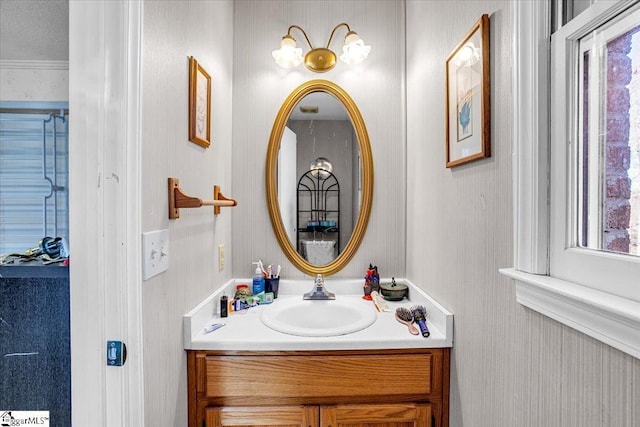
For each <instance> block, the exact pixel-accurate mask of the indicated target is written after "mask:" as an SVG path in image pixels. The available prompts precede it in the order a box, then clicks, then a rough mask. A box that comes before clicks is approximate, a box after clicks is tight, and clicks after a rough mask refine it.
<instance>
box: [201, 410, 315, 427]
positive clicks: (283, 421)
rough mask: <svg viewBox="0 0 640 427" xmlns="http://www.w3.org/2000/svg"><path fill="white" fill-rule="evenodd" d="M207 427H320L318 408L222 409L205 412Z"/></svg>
mask: <svg viewBox="0 0 640 427" xmlns="http://www.w3.org/2000/svg"><path fill="white" fill-rule="evenodd" d="M205 420H206V423H205V426H206V427H231V426H243V427H258V426H273V427H318V407H317V406H270V407H245V408H241V407H221V408H207V409H206V410H205Z"/></svg>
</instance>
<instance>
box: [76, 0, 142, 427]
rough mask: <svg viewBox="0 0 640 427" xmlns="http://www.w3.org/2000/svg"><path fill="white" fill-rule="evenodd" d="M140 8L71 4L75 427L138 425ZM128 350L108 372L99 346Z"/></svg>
mask: <svg viewBox="0 0 640 427" xmlns="http://www.w3.org/2000/svg"><path fill="white" fill-rule="evenodd" d="M142 12H143V4H142V2H141V1H127V2H113V1H108V0H100V1H93V2H70V3H69V109H70V120H69V182H70V185H69V219H70V227H69V228H70V230H69V235H70V236H69V240H70V254H71V255H70V269H69V270H70V294H71V402H72V405H71V406H72V420H73V425H78V426H82V425H93V426H103V427H107V426H108V427H112V426H129V425H130V426H137V425H144V376H143V357H142V356H143V353H142V342H143V341H142V277H141V273H140V270H141V268H140V253H141V252H140V246H141V237H140V236H141V214H140V212H141V207H140V195H141V188H140V187H141V174H140V172H141V168H140V159H141V156H140V151H141V137H140V119H141V89H142V88H141V53H142V15H143V13H142ZM107 340H120V341H123V342H125V344H126V346H127V350H128V356H127V360H126V363H125V364H124V366H122V367H113V366H107V359H106V346H107V345H106V344H107V343H106V342H107Z"/></svg>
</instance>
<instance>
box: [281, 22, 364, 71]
mask: <svg viewBox="0 0 640 427" xmlns="http://www.w3.org/2000/svg"><path fill="white" fill-rule="evenodd" d="M342 26H345V27H347V31H348V32H347V35H346V36H345V38H344V46H343V47H342V55H340V59H341V60H342V61H343V62H346V63H347V64H359V63H361V62H362V61H364V60H365V59H367V56H368V55H369V52H370V51H371V46H366V45H365V44H364V42H363V41H362V39H361V38H360V36H358V34H356V32H355V31H351V28H349V25H347V24H346V23H344V22H342V23H340V24H338V25H336V26H335V27H334V28H333V31H331V35H330V36H329V41H328V42H327V46H326V47H316V48H314V47H313V45H312V44H311V42H310V41H309V37H307V33H305V31H304V30H303V29H302V28H301V27H299V26H297V25H292V26H290V27H289V29H288V30H287V34H286V35H284V36H283V37H282V41H281V42H280V49H278V50H274V51H273V52H272V55H273V58H274V59H275V60H276V64H278V65H280V66H281V67H284V68H293V67H297V66H298V65H300V64H301V63H302V62H303V61H304V65H305V67H307V68H308V69H309V70H311V71H313V72H316V73H324V72H327V71H329V70H331V69H333V67H335V66H336V62H337V57H336V54H335V53H334V52H333V51H332V50H331V49H329V45H330V44H331V40H332V39H333V34H334V33H335V32H336V30H337V29H338V28H340V27H342ZM294 28H296V29H298V30H300V31H301V32H302V34H303V35H304V38H305V39H306V40H307V44H308V45H309V48H310V49H311V50H310V51H309V52H307V53H306V54H305V55H304V57H303V56H302V49H300V48H299V47H296V39H294V38H293V36H292V35H291V30H292V29H294Z"/></svg>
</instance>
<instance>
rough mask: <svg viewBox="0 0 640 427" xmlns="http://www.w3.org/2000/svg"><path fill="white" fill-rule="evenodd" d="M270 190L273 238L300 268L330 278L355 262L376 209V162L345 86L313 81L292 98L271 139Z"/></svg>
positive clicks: (269, 160) (269, 161) (268, 182)
mask: <svg viewBox="0 0 640 427" xmlns="http://www.w3.org/2000/svg"><path fill="white" fill-rule="evenodd" d="M266 187H267V207H268V209H269V216H270V218H271V224H272V226H273V230H274V232H275V236H276V238H277V239H278V243H279V244H280V247H281V248H282V250H283V251H284V253H285V255H286V256H287V258H289V260H290V261H291V262H292V263H293V264H294V265H295V266H296V267H298V268H299V269H300V270H301V271H302V272H304V273H306V274H310V275H315V274H324V275H330V274H333V273H335V272H337V271H339V270H340V269H342V268H343V267H344V266H345V265H346V264H347V263H348V262H349V260H351V258H352V257H353V256H354V254H355V252H356V251H357V249H358V247H359V245H360V243H361V242H362V239H363V237H364V233H365V231H366V228H367V223H368V221H369V214H370V212H371V204H372V197H373V159H372V156H371V146H370V144H369V136H368V135H367V130H366V127H365V124H364V121H363V120H362V116H361V115H360V112H359V110H358V108H357V106H356V105H355V103H354V102H353V100H352V99H351V97H349V95H348V94H347V93H346V92H345V91H344V90H343V89H342V88H340V87H339V86H337V85H336V84H334V83H332V82H329V81H326V80H312V81H308V82H305V83H303V84H302V85H300V86H299V87H298V88H296V89H295V90H294V91H293V92H292V93H291V94H290V95H289V96H288V97H287V99H286V100H285V102H284V103H283V105H282V107H281V108H280V111H279V112H278V115H277V117H276V120H275V123H274V125H273V129H272V131H271V137H270V139H269V148H268V150H267V165H266Z"/></svg>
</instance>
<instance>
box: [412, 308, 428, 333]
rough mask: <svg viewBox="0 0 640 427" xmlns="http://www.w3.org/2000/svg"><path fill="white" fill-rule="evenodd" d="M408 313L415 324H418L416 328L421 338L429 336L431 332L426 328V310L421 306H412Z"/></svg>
mask: <svg viewBox="0 0 640 427" xmlns="http://www.w3.org/2000/svg"><path fill="white" fill-rule="evenodd" d="M410 311H411V314H413V318H414V319H415V321H416V323H418V326H419V327H420V332H422V336H423V337H425V338H427V337H428V336H429V335H431V332H429V328H427V309H426V308H424V306H422V305H414V306H413V307H411V309H410Z"/></svg>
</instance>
